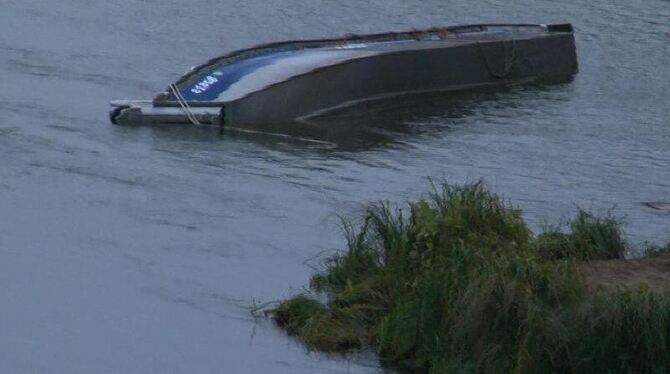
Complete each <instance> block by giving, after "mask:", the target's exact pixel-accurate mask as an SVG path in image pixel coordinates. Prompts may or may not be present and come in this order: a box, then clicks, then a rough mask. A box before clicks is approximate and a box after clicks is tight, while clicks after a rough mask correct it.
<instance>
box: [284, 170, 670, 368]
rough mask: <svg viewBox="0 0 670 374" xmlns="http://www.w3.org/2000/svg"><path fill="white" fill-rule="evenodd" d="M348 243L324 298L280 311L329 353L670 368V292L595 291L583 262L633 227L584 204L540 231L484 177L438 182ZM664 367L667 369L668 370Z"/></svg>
mask: <svg viewBox="0 0 670 374" xmlns="http://www.w3.org/2000/svg"><path fill="white" fill-rule="evenodd" d="M344 228H345V230H344V231H345V234H346V238H347V247H346V250H344V251H342V252H340V253H337V254H335V255H334V256H332V257H331V258H329V259H328V260H326V261H325V263H324V269H323V271H322V272H320V273H318V274H316V275H314V276H313V277H312V280H311V284H310V285H311V288H312V291H313V293H320V294H322V295H324V299H326V300H327V302H326V303H325V304H322V303H320V302H318V301H316V300H315V299H312V298H310V297H309V296H307V295H299V296H296V297H294V298H291V299H288V300H286V301H284V302H283V303H282V304H281V305H280V306H279V307H278V308H277V309H276V310H275V311H274V316H275V319H276V321H277V322H278V324H279V325H280V326H283V327H284V328H285V329H286V331H287V332H288V333H289V334H292V335H295V336H297V337H298V338H300V339H302V340H303V341H304V342H305V343H306V344H307V345H308V346H310V347H314V348H316V349H320V350H325V351H346V350H349V349H352V348H358V347H363V346H370V347H374V348H375V349H376V350H377V351H378V352H379V355H380V358H381V360H382V361H383V362H384V363H386V364H389V365H394V366H401V367H405V368H410V369H417V370H420V371H429V372H434V373H451V372H454V373H462V372H473V373H474V372H520V373H533V372H542V371H546V372H663V371H662V370H661V369H662V368H666V367H670V357H668V353H667V344H668V339H670V297H669V296H668V295H667V294H658V293H652V292H648V291H644V290H641V291H639V292H635V293H631V292H628V291H624V290H616V289H614V290H610V291H607V292H606V291H598V293H596V294H589V293H587V291H586V287H585V286H584V284H583V279H582V277H581V275H580V274H579V272H578V263H579V261H583V260H592V259H616V258H622V257H623V255H624V252H625V250H626V242H625V240H624V239H623V234H622V230H621V225H620V223H619V222H618V221H617V220H616V219H614V218H612V217H609V216H607V217H596V216H594V215H591V214H588V213H586V212H583V211H580V212H579V213H578V214H577V216H576V217H575V218H574V219H573V220H571V221H569V223H568V224H567V225H566V229H565V230H563V231H561V230H558V229H552V230H550V231H547V232H545V233H542V234H540V235H539V236H537V237H535V236H534V235H533V234H532V232H531V230H530V229H529V228H528V226H527V224H526V223H525V221H524V220H523V218H522V215H521V211H520V210H519V209H517V208H515V207H514V206H512V205H511V204H510V203H509V202H507V201H505V200H504V199H502V198H501V197H500V196H498V195H496V194H495V193H492V192H491V191H489V190H488V189H487V188H486V186H485V185H484V184H483V183H482V182H479V183H474V184H468V185H465V186H449V185H446V184H445V185H441V186H439V187H435V186H433V190H432V192H431V193H430V194H429V197H428V198H426V199H420V200H419V201H416V202H414V203H411V204H409V206H408V207H406V208H404V209H401V208H395V207H393V206H391V205H390V204H388V203H384V202H380V203H376V204H371V205H370V206H369V207H368V209H367V210H366V212H365V214H364V216H363V219H362V221H361V224H360V225H358V226H354V225H352V224H349V223H346V222H345V224H344ZM659 370H660V371H659Z"/></svg>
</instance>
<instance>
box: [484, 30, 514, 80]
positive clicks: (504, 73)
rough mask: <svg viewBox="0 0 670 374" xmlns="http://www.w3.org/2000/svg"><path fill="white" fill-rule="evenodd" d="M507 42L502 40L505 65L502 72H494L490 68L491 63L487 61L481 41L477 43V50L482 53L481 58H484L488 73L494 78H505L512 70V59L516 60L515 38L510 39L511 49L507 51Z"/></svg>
mask: <svg viewBox="0 0 670 374" xmlns="http://www.w3.org/2000/svg"><path fill="white" fill-rule="evenodd" d="M507 44H508V43H506V42H504V41H503V48H504V52H505V66H504V68H503V71H502V73H496V72H495V71H493V69H492V68H491V64H490V63H489V58H488V57H487V56H486V52H484V48H483V47H482V43H477V47H479V52H480V53H481V54H482V58H483V59H484V63H485V64H486V69H487V70H488V71H489V74H491V76H493V77H494V78H499V79H502V78H505V77H507V76H508V75H509V73H510V71H511V70H512V66H513V65H514V61H515V60H516V40H515V39H512V51H511V52H510V53H509V57H508V53H507Z"/></svg>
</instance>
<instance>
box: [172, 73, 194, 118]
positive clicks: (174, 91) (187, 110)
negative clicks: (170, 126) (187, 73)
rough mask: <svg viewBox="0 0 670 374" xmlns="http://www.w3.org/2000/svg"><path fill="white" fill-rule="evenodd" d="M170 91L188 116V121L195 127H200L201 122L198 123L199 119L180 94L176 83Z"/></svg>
mask: <svg viewBox="0 0 670 374" xmlns="http://www.w3.org/2000/svg"><path fill="white" fill-rule="evenodd" d="M170 90H171V91H172V94H173V95H174V97H175V98H176V99H177V102H178V103H179V105H180V106H181V109H182V110H183V111H184V114H186V117H187V118H188V120H189V121H191V123H192V124H194V125H200V121H198V118H196V116H195V114H193V111H192V110H191V107H190V106H189V105H188V102H186V99H184V97H183V96H182V95H181V93H180V92H179V89H178V88H177V85H176V84H174V83H170Z"/></svg>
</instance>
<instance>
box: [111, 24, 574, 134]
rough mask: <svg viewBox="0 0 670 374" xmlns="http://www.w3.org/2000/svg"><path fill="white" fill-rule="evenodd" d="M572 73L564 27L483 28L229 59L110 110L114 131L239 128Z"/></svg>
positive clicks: (284, 48)
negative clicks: (159, 126) (170, 126)
mask: <svg viewBox="0 0 670 374" xmlns="http://www.w3.org/2000/svg"><path fill="white" fill-rule="evenodd" d="M576 72H577V56H576V51H575V40H574V35H573V28H572V26H571V25H570V24H546V25H545V24H537V25H534V24H482V25H465V26H452V27H442V28H432V29H428V30H415V31H408V32H400V33H384V34H372V35H347V36H344V37H341V38H336V39H320V40H299V41H288V42H279V43H272V44H266V45H261V46H257V47H253V48H249V49H245V50H240V51H235V52H232V53H230V54H227V55H225V56H222V57H218V58H214V59H212V60H210V61H208V62H207V63H205V64H203V65H201V66H198V67H195V68H193V69H191V71H189V72H188V73H187V74H186V75H184V76H183V77H181V78H180V79H179V80H178V81H177V82H175V83H172V84H170V85H169V87H168V88H167V89H166V90H165V91H164V92H162V93H160V94H158V95H157V96H156V97H155V98H154V99H153V100H144V101H141V100H140V101H132V100H118V101H112V102H111V103H110V104H111V106H112V110H111V112H110V118H111V121H112V122H113V123H115V124H121V125H142V124H153V123H193V124H212V125H220V126H226V125H235V126H237V125H244V124H263V123H283V122H291V121H295V120H299V121H300V120H303V121H304V120H308V119H310V118H313V117H316V116H319V115H322V114H325V113H328V112H331V111H334V110H337V109H339V108H344V107H349V106H352V105H356V104H358V103H362V102H368V101H373V100H380V99H385V98H392V97H399V96H403V95H417V94H425V93H433V92H441V91H453V90H461V89H467V88H473V87H479V86H489V85H496V84H508V83H515V82H528V81H533V80H538V79H553V78H564V77H566V76H570V75H573V74H575V73H576Z"/></svg>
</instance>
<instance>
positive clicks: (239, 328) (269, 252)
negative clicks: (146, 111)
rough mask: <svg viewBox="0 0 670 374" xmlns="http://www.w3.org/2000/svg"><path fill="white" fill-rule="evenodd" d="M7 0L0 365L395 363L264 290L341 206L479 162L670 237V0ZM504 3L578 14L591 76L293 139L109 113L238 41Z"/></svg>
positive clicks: (382, 24) (146, 367) (547, 209)
mask: <svg viewBox="0 0 670 374" xmlns="http://www.w3.org/2000/svg"><path fill="white" fill-rule="evenodd" d="M0 9H1V11H0V82H1V83H2V85H1V88H2V89H1V90H0V157H1V158H2V162H1V163H0V209H1V210H2V215H1V216H0V277H2V287H0V298H1V299H2V300H3V307H2V308H0V321H2V324H1V325H0V326H1V328H0V336H1V338H0V372H14V373H21V372H77V373H78V372H137V373H145V372H221V371H224V372H238V373H258V372H275V373H276V372H287V373H289V372H290V373H312V372H333V373H349V372H351V373H359V372H366V373H367V372H376V371H381V370H382V369H380V368H379V367H378V364H377V362H376V361H375V359H374V357H370V356H368V355H364V356H362V357H354V358H353V359H351V360H346V359H340V358H333V357H327V356H324V355H321V354H317V353H310V352H307V351H305V349H304V348H303V347H302V346H301V345H300V344H298V343H297V342H295V341H294V340H292V339H290V338H287V337H286V336H285V334H284V333H283V332H281V331H279V330H278V329H277V328H276V327H274V326H273V325H272V323H270V322H269V321H265V320H261V321H256V320H254V319H253V318H252V316H251V315H250V314H249V307H250V306H251V305H253V304H254V303H262V302H267V301H271V300H276V299H281V298H285V297H286V296H288V295H290V294H292V293H296V292H299V291H300V287H302V286H303V285H304V284H305V283H306V282H307V281H308V278H309V275H310V274H311V273H312V270H311V269H310V267H309V266H307V265H306V264H305V261H306V260H308V259H310V258H313V257H314V256H316V255H318V254H319V253H321V252H323V251H327V250H330V249H334V248H341V247H343V245H344V242H343V238H342V235H341V234H340V232H339V231H338V227H337V220H336V219H335V214H346V215H351V214H355V213H356V212H358V211H359V210H360V209H361V207H362V206H363V204H365V203H366V202H368V201H371V200H377V199H390V200H392V201H398V202H403V201H406V200H409V199H411V198H415V197H416V196H417V195H419V194H421V193H423V192H425V191H426V190H427V188H428V182H427V180H426V178H427V177H435V178H440V179H441V178H444V179H446V180H448V181H450V182H453V183H461V182H463V181H466V180H476V179H479V178H485V179H486V180H487V182H488V183H489V185H490V186H491V187H492V188H493V189H494V190H495V191H497V192H500V193H502V194H504V195H505V196H506V197H507V198H509V199H510V200H512V201H513V202H515V203H516V204H518V205H519V206H520V207H521V208H523V209H524V211H525V216H526V217H527V218H528V220H529V222H531V223H532V224H533V225H535V226H536V227H539V226H541V225H542V224H543V223H544V222H556V221H557V220H558V219H559V218H560V217H562V216H566V215H572V214H573V213H574V212H575V211H576V207H577V206H581V207H584V208H587V209H592V210H594V211H602V210H607V209H612V210H613V212H614V214H615V215H618V216H621V217H623V218H624V220H625V222H626V229H627V235H628V238H629V239H630V240H631V241H632V242H633V243H634V244H637V245H642V244H643V242H644V241H646V240H651V241H656V242H659V243H665V242H667V241H668V240H670V232H669V231H668V226H669V225H670V212H668V211H667V210H664V209H653V208H650V207H649V206H648V205H645V204H644V203H645V202H660V203H663V202H668V201H670V123H668V118H670V101H669V100H668V99H667V93H668V92H670V67H669V65H668V64H667V62H668V60H669V58H670V55H669V52H668V48H667V42H668V40H670V25H668V22H667V20H668V19H670V7H669V6H668V3H667V1H663V0H652V1H646V2H625V1H615V2H611V1H595V2H589V3H588V4H583V3H582V2H577V1H568V2H562V3H560V4H559V3H556V2H550V1H517V2H513V3H509V2H492V1H475V2H473V1H467V2H466V1H457V2H451V3H445V2H440V1H410V2H408V1H402V2H401V1H377V0H375V1H368V2H364V3H362V2H356V1H347V2H328V1H312V2H308V3H304V4H298V3H295V2H290V1H276V2H265V1H256V0H253V1H246V2H243V3H238V2H228V1H216V2H215V1H206V0H194V1H192V2H189V3H188V4H186V3H184V2H177V1H173V0H168V1H162V2H151V1H130V0H127V1H121V0H118V1H110V2H106V3H96V4H95V5H92V3H90V2H85V1H82V0H63V1H59V2H53V3H46V4H45V2H41V1H34V0H27V1H26V0H22V1H18V0H3V2H2V5H1V6H0ZM489 21H500V22H505V21H507V22H531V23H532V22H552V21H570V22H572V23H573V24H574V26H575V28H576V38H577V52H578V59H579V63H580V72H579V74H578V75H576V76H575V77H574V80H572V81H570V82H565V83H560V84H553V85H541V86H540V85H530V86H515V87H509V88H505V89H500V90H486V91H477V92H468V93H464V94H459V95H453V96H452V95H448V96H447V97H440V98H431V99H429V100H427V101H423V102H405V103H392V104H389V105H388V106H387V107H385V106H383V105H381V106H377V107H375V108H365V109H364V111H363V112H361V113H357V114H352V115H350V116H349V117H347V118H346V119H343V118H335V119H329V120H328V121H327V123H328V124H329V126H321V128H318V127H317V128H314V127H307V128H304V129H291V130H290V131H289V130H286V129H282V128H281V127H273V128H272V129H271V132H272V133H283V131H284V130H286V131H285V132H287V133H288V132H292V134H293V135H295V137H290V138H287V137H282V136H276V135H267V134H265V135H263V134H253V133H242V132H235V131H229V132H226V133H224V134H220V133H219V132H218V131H216V130H215V129H197V128H190V127H173V128H165V129H159V128H123V127H117V126H113V125H111V124H109V123H108V118H107V110H108V106H107V102H108V101H109V100H112V99H130V98H150V97H152V96H153V95H154V94H155V93H156V92H158V91H161V90H163V89H164V88H165V87H166V86H167V84H168V83H169V82H170V81H172V80H174V79H176V78H177V77H178V76H180V75H181V74H182V73H183V72H184V71H185V70H186V69H187V68H188V67H189V66H192V65H197V64H200V63H202V62H203V61H205V60H206V59H208V58H210V57H214V56H216V55H220V54H223V53H225V52H228V51H231V50H234V49H237V48H242V47H248V46H250V45H254V44H258V43H262V42H268V41H275V40H283V39H295V38H310V37H326V36H333V35H340V34H345V33H349V32H354V33H365V32H382V31H388V30H405V29H412V28H423V27H430V26H434V25H451V24H462V23H472V22H489ZM331 125H332V126H331ZM310 139H315V140H318V141H317V142H315V141H312V140H310ZM324 141H325V142H327V143H323V142H324ZM658 206H663V204H658Z"/></svg>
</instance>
